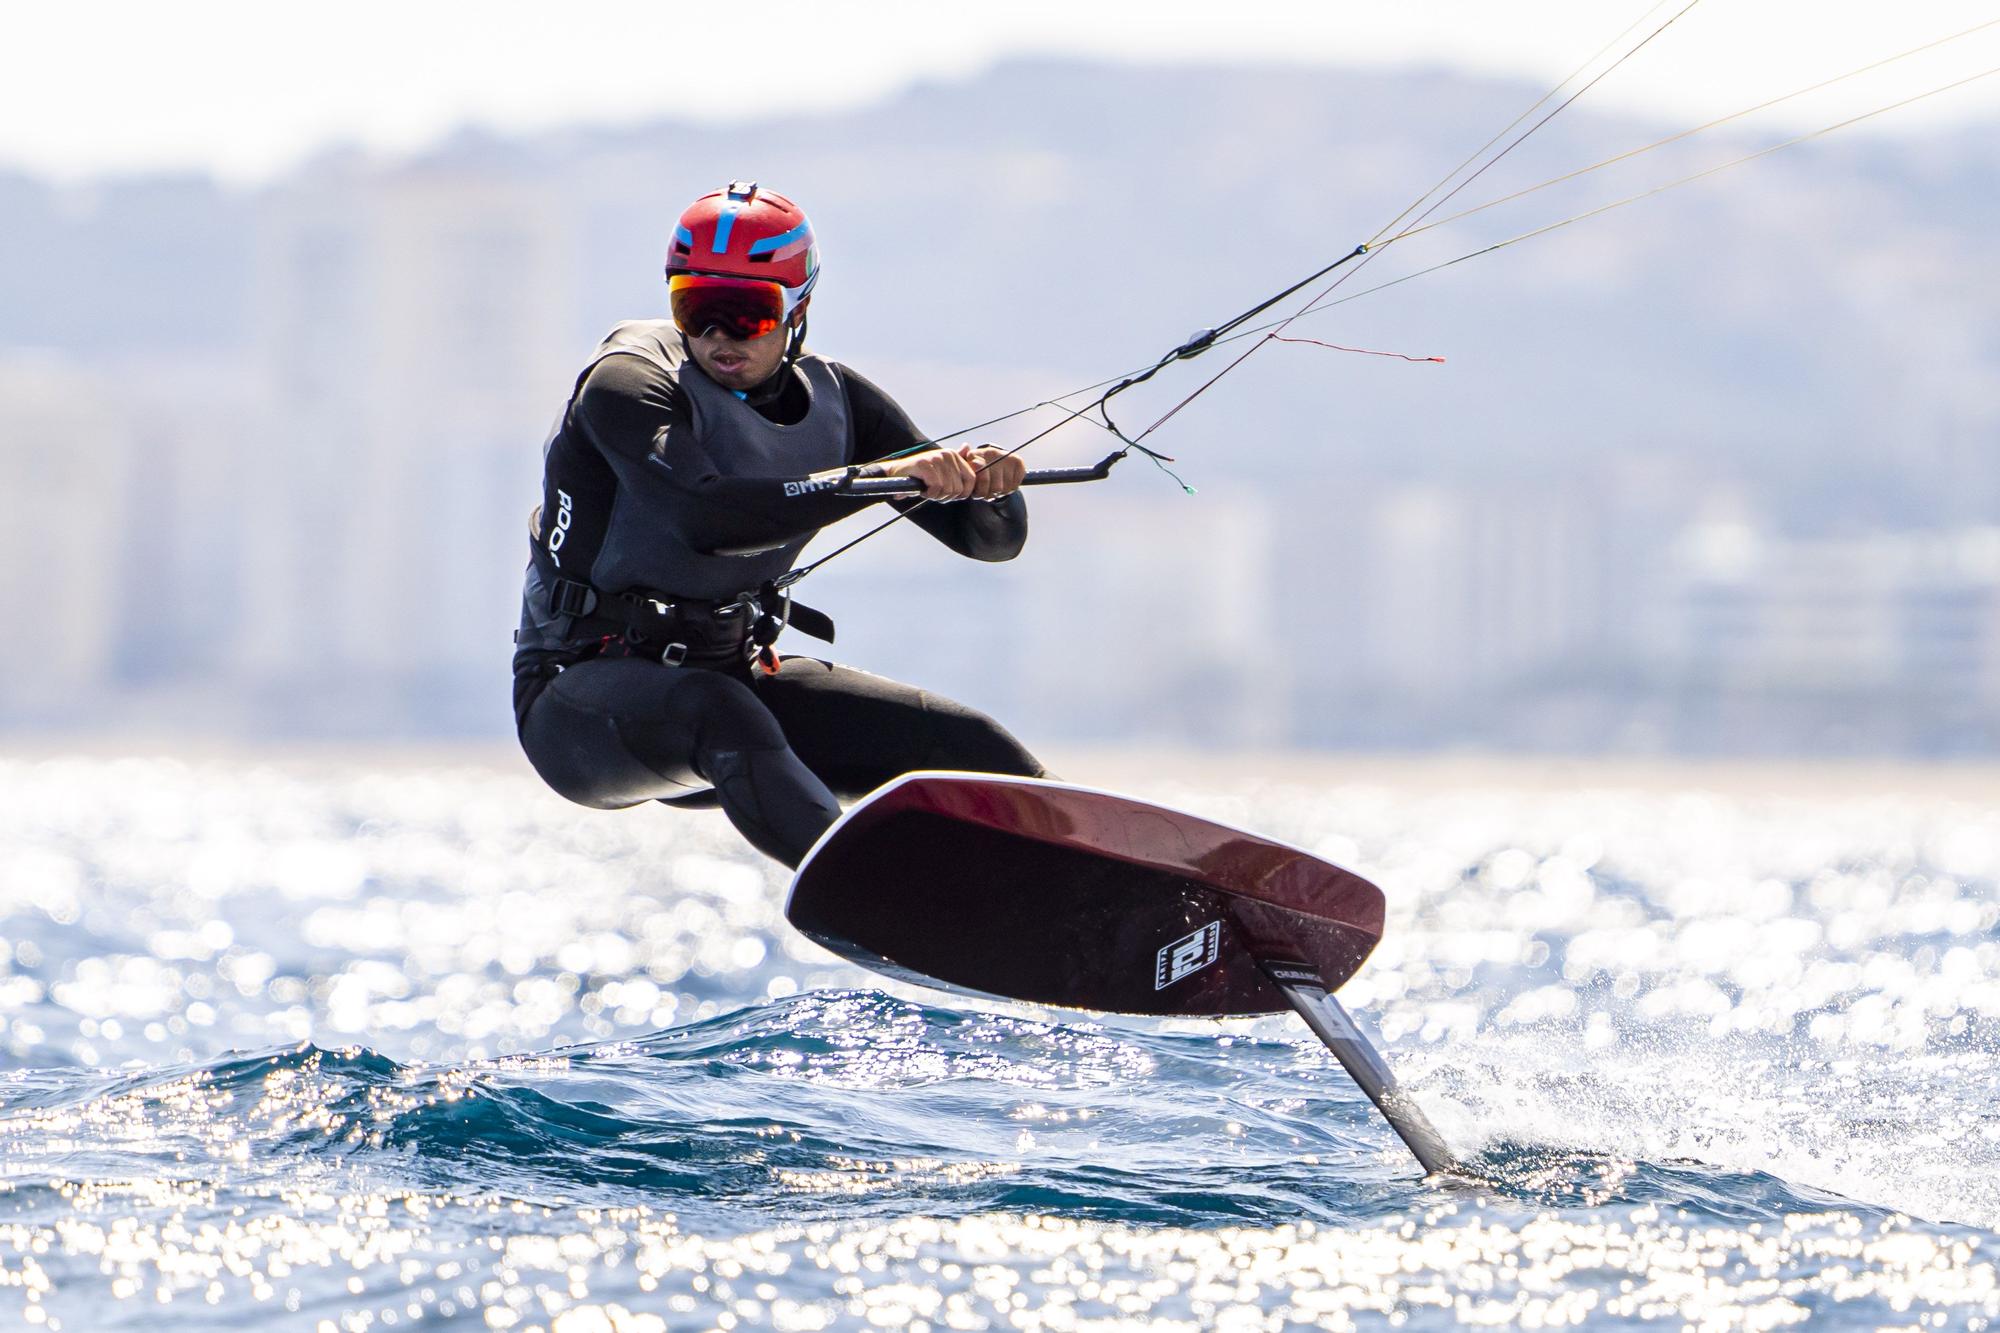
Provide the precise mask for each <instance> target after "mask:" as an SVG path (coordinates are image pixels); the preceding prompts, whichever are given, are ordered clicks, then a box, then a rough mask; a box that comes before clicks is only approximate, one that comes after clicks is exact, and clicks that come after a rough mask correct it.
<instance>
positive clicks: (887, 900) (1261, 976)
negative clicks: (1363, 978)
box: [785, 772, 1455, 1171]
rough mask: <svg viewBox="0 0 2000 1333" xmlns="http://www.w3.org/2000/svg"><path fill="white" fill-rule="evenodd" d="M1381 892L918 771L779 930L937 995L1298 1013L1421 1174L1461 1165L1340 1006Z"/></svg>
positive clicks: (1097, 809) (1124, 1007)
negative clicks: (1340, 992) (789, 929)
mask: <svg viewBox="0 0 2000 1333" xmlns="http://www.w3.org/2000/svg"><path fill="white" fill-rule="evenodd" d="M1383 905H1384V904H1383V897H1382V891H1381V890H1380V889H1379V888H1377V887H1376V886H1375V885H1373V884H1371V883H1369V882H1368V881H1367V880H1366V879H1363V878H1362V877H1361V876H1359V875H1356V874H1354V873H1353V872H1352V871H1348V870H1344V869H1342V868H1341V867H1339V866H1337V865H1334V864H1333V863H1331V862H1329V861H1325V860H1322V859H1320V858H1319V857H1316V856H1314V855H1312V854H1311V853H1309V852H1305V851H1302V850H1300V849H1299V848H1296V847H1290V846H1287V845H1285V844H1284V843H1280V842H1274V841H1272V840H1270V839H1268V838H1263V837H1259V836H1258V835H1256V834H1254V833H1248V832H1245V831H1244V830H1242V829H1237V828H1231V827H1229V826H1228V825H1226V824H1218V823H1215V822H1213V821H1211V820H1206V819H1202V818H1199V817H1197V816H1195V815H1190V814H1187V813H1186V812H1184V811H1180V810H1173V809H1170V808H1168V807H1165V806H1159V805H1153V804H1150V803H1148V802H1144V801H1139V800H1135V799H1133V798H1132V797H1129V796H1121V795H1118V794H1116V793H1113V792H1105V791H1096V790H1093V789H1091V788H1088V787H1076V786H1071V785H1069V784H1067V783H1060V782H1049V781H1042V780H1038V779H1033V778H1008V777H992V776H988V775H984V774H973V773H943V772H935V773H911V774H907V775H905V776H903V777H901V778H898V779H896V780H895V781H893V782H890V783H889V784H887V785H886V786H883V787H881V788H879V789H877V790H876V791H874V792H871V793H870V794H869V795H868V796H867V797H865V798H863V799H862V800H861V801H860V802H858V803H856V804H855V805H854V806H853V807H852V808H850V809H849V810H848V811H847V812H846V813H845V814H844V815H843V816H842V817H841V818H840V820H839V821H838V822H836V823H835V824H834V825H833V827H832V828H830V829H828V830H827V832H826V833H825V835H823V836H822V837H821V838H820V840H819V841H818V843H816V844H815V845H814V847H813V849H812V850H811V851H810V852H809V853H807V855H806V858H805V860H804V861H802V862H801V863H800V864H799V868H798V872H797V874H796V875H795V876H794V877H793V879H792V887H791V894H790V896H789V898H788V900H787V902H786V904H785V915H786V916H787V917H788V918H789V919H790V920H791V922H792V924H793V925H794V926H796V927H797V928H798V929H799V930H800V931H801V932H803V933H804V934H806V935H807V936H809V937H811V938H812V939H814V940H815V941H817V942H818V943H820V944H822V945H824V946H826V947H827V948H829V949H831V950H833V951H834V952H835V953H838V954H840V955H842V956H844V957H846V958H848V959H851V960H852V961H854V962H856V963H859V964H861V965H862V966H864V967H868V968H872V969H873V970H875V971H878V972H883V973H886V974H888V975H890V976H894V977H897V978H899V979H901V980H905V981H911V982H915V983H917V984H919V985H924V986H931V987H936V988H939V989H943V990H949V991H956V992H959V993H961V994H970V995H978V996H987V997H997V998H1002V999H1012V1000H1026V1001H1030V1002H1033V1003H1037V1004H1048V1005H1061V1006H1065V1007H1068V1008H1073V1009H1094V1010H1103V1011H1108V1012H1112V1013H1125V1014H1154V1015H1162V1016H1169V1015H1170V1016H1176V1017H1226V1016H1237V1015H1254V1014H1268V1013H1281V1012H1283V1011H1284V1010H1286V1009H1292V1010H1295V1011H1296V1012H1298V1013H1299V1014H1300V1015H1301V1016H1302V1017H1303V1018H1304V1019H1305V1020H1306V1023H1307V1025H1308V1026H1309V1027H1310V1028H1311V1029H1312V1030H1313V1032H1314V1033H1315V1035H1317V1036H1318V1037H1319V1038H1320V1040H1321V1041H1322V1042H1324V1043H1325V1044H1326V1046H1327V1048H1328V1049H1329V1050H1331V1051H1332V1052H1333V1053H1334V1055H1335V1056H1336V1057H1337V1058H1338V1059H1339V1060H1340V1061H1341V1063H1342V1065H1343V1066H1345V1067H1346V1069H1347V1070H1348V1072H1349V1074H1350V1075H1351V1076H1353V1078H1354V1079H1355V1081H1356V1083H1357V1084H1359V1085H1360V1087H1361V1089H1362V1090H1363V1091H1364V1092H1365V1093H1366V1094H1367V1095H1368V1097H1369V1099H1370V1100H1371V1101H1373V1102H1374V1103H1375V1105H1376V1106H1377V1107H1379V1108H1380V1109H1381V1111H1382V1113H1383V1115H1384V1117H1385V1118H1387V1119H1388V1121H1389V1123H1390V1125H1391V1126H1392V1127H1393V1128H1394V1129H1395V1130H1396V1132H1397V1134H1398V1135H1400V1136H1401V1137H1402V1139H1403V1141H1404V1142H1405V1143H1406V1144H1408V1145H1409V1147H1410V1150H1411V1151H1412V1152H1413V1153H1414V1154H1415V1155H1416V1157H1417V1159H1418V1161H1419V1162H1421V1163H1422V1164H1423V1166H1424V1168H1425V1169H1426V1170H1427V1171H1443V1170H1449V1169H1451V1168H1452V1167H1453V1166H1454V1165H1455V1163H1454V1162H1453V1159H1452V1157H1451V1154H1450V1152H1449V1150H1448V1149H1447V1148H1446V1147H1445V1146H1444V1141H1443V1140H1442V1139H1441V1138H1440V1137H1439V1136H1438V1134H1437V1131H1436V1130H1435V1129H1433V1128H1432V1127H1431V1124H1430V1122H1429V1120H1428V1119H1427V1118H1426V1117H1425V1116H1424V1114H1423V1111H1422V1110H1421V1108H1419V1107H1418V1106H1417V1105H1416V1104H1415V1103H1414V1102H1413V1101H1411V1100H1410V1099H1409V1098H1408V1096H1407V1095H1406V1094H1404V1093H1403V1092H1402V1091H1401V1090H1400V1089H1399V1088H1398V1086H1397V1084H1396V1081H1395V1076H1394V1074H1393V1073H1392V1072H1391V1071H1390V1069H1389V1066H1388V1064H1387V1063H1386V1062H1385V1061H1384V1060H1383V1059H1382V1057H1381V1055H1380V1054H1379V1053H1378V1052H1376V1050H1375V1049H1374V1047H1373V1046H1372V1045H1371V1044H1370V1043H1369V1042H1368V1040H1367V1039H1366V1038H1365V1037H1364V1036H1362V1034H1361V1032H1360V1029H1358V1028H1357V1027H1355V1025H1354V1023H1353V1020H1352V1019H1351V1018H1349V1017H1348V1015H1347V1013H1346V1011H1345V1010H1344V1009H1342V1008H1341V1006H1340V1004H1339V1002H1338V1001H1337V1000H1335V999H1334V997H1333V992H1334V991H1335V990H1336V989H1337V988H1338V987H1339V986H1340V985H1341V984H1342V983H1344V982H1345V981H1347V979H1348V978H1349V977H1351V976H1353V975H1354V973H1355V971H1356V970H1357V969H1358V968H1359V967H1360V966H1361V964H1362V963H1363V962H1364V961H1365V960H1366V959H1367V957H1368V954H1369V952H1370V951H1371V950H1373V949H1374V947H1375V945H1376V944H1377V943H1378V942H1379V941H1380V940H1381V938H1382V920H1383Z"/></svg>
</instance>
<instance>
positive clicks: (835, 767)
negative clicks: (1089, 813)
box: [753, 657, 1049, 799]
mask: <svg viewBox="0 0 2000 1333" xmlns="http://www.w3.org/2000/svg"><path fill="white" fill-rule="evenodd" d="M753 685H754V688H755V689H756V691H757V697H758V699H759V700H761V701H762V702H763V703H764V705H765V706H766V707H767V708H769V709H770V711H771V715H772V716H773V717H775V718H776V719H777V721H778V725H779V726H780V727H782V728H783V729H784V733H785V739H786V740H788V741H790V742H791V746H792V752H793V753H794V754H796V755H797V756H798V757H799V758H800V759H801V760H803V761H804V762H805V765H806V767H807V768H809V769H811V770H812V771H813V772H814V773H815V774H817V775H818V777H819V778H820V780H821V781H823V782H824V783H826V785H827V786H828V787H830V788H832V789H833V790H834V791H835V792H837V793H838V794H839V795H841V796H843V797H847V798H850V799H851V798H853V797H857V796H862V795H865V794H866V793H868V792H871V791H873V790H875V788H877V787H879V786H881V785H882V784H883V783H885V782H887V781H889V780H890V779H891V778H894V777H897V776H899V775H900V774H903V773H908V772H911V771H913V770H915V769H920V768H955V769H962V770H964V771H967V772H972V773H1002V774H1007V775H1009V776H1013V777H1028V778H1045V777H1047V776H1049V774H1048V770H1046V769H1044V768H1043V767H1042V765H1041V761H1040V760H1038V759H1036V758H1035V756H1034V755H1032V754H1030V753H1028V751H1027V748H1026V747H1024V746H1023V745H1022V744H1021V742H1019V741H1017V740H1015V739H1014V737H1013V736H1011V735H1010V734H1008V732H1007V730H1006V728H1004V727H1002V726H1001V725H1000V724H999V723H997V722H995V721H994V720H993V719H992V718H990V717H987V716H986V715H985V714H984V713H980V712H977V711H975V710H973V709H970V708H967V707H966V706H965V705H964V704H960V703H954V702H952V701H951V700H950V699H946V698H944V697H943V696H941V695H936V694H932V693H930V692H929V691H928V690H920V689H918V688H917V687H916V686H914V685H904V684H902V683H900V682H898V681H893V680H889V679H887V678H886V677H883V676H874V675H870V674H869V673H868V672H866V671H856V670H854V669H853V668H852V667H843V666H837V665H835V664H833V663H831V662H822V661H820V660H818V659H817V658H811V657H788V658H786V659H785V661H784V664H783V666H782V667H781V668H780V669H779V671H778V674H777V675H775V676H763V677H758V678H756V679H755V681H754V682H753Z"/></svg>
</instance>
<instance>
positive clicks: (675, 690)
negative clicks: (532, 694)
mask: <svg viewBox="0 0 2000 1333" xmlns="http://www.w3.org/2000/svg"><path fill="white" fill-rule="evenodd" d="M521 748H522V749H523V750H525V751H526V752H527V755H528V762H530V763H531V764H533V765H534V766H535V771H536V772H537V773H539V774H541V776H542V780H543V781H544V782H547V783H548V784H549V786H551V787H553V788H554V789H555V790H556V791H557V792H558V793H559V794H560V795H562V796H565V797H567V798H569V799H570V800H572V801H575V802H577V803H578V804H580V805H588V806H592V807H594V808H596V809H600V810H615V809H618V808H620V807H623V806H628V805H637V804H639V803H640V802H642V801H650V800H657V799H659V798H662V797H671V796H680V795H685V794H687V793H689V792H690V791H696V790H699V789H700V788H701V787H703V786H705V785H713V786H714V788H715V792H716V795H717V796H718V797H719V798H720V801H721V805H722V810H723V813H724V814H726V815H728V816H729V822H730V823H732V824H734V825H735V826H736V828H737V829H738V831H740V832H741V833H742V834H743V836H744V837H745V838H747V839H748V840H749V841H750V844H751V845H752V846H754V847H755V848H756V849H757V850H758V851H760V852H763V853H764V854H765V855H766V856H769V857H772V858H774V859H776V860H779V861H782V862H784V863H785V864H786V865H797V864H798V863H799V860H800V858H802V857H803V856H804V855H805V854H806V851H807V849H808V848H810V847H811V846H812V845H813V842H814V841H815V840H816V839H817V838H818V837H819V835H820V834H821V833H823V832H825V831H826V828H827V825H829V824H831V823H832V822H833V821H834V820H835V819H838V818H839V817H840V803H839V802H838V801H836V800H835V799H834V797H833V793H832V792H830V791H828V790H827V788H826V785H825V784H824V783H822V782H821V781H820V780H819V779H818V778H816V777H814V776H813V774H812V773H811V772H810V771H809V770H808V768H807V767H806V765H805V764H804V763H802V762H800V760H799V758H798V756H797V755H795V754H793V753H792V751H791V749H790V748H789V747H788V746H787V745H786V743H785V734H784V732H783V731H782V730H781V729H780V728H779V726H778V722H777V720H776V719H775V718H774V717H772V716H771V714H770V712H769V711H768V710H767V709H766V708H765V707H764V705H763V704H762V703H760V702H759V701H758V698H757V696H756V695H755V694H753V693H752V692H751V690H750V687H749V686H747V685H745V684H744V683H743V682H742V681H740V680H735V679H733V678H731V677H729V676H725V675H722V674H721V673H719V672H714V671H701V670H693V669H688V668H676V667H668V666H662V665H660V664H659V663H657V662H648V661H645V660H643V659H639V658H629V657H628V658H599V659H597V660H594V661H590V662H580V663H578V664H577V665H575V666H573V667H570V668H568V669H567V670H565V671H563V672H562V673H561V674H560V675H558V676H557V677H555V679H553V680H551V681H550V682H549V684H548V687H547V688H546V689H544V690H543V691H542V693H541V696H540V697H539V698H537V699H536V700H535V701H534V702H533V703H532V704H530V705H529V706H528V711H527V715H526V716H525V717H524V718H523V719H522V723H521Z"/></svg>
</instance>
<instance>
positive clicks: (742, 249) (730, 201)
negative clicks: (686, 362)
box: [667, 181, 819, 306]
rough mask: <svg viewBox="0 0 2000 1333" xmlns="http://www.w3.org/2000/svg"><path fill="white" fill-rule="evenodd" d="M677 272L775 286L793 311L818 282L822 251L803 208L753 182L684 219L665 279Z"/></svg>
mask: <svg viewBox="0 0 2000 1333" xmlns="http://www.w3.org/2000/svg"><path fill="white" fill-rule="evenodd" d="M676 273H709V274H715V275H716V276H719V277H728V278H753V279H762V280H764V281H766V282H776V283H778V284H780V285H781V286H783V287H784V288H785V289H786V292H785V295H786V298H787V301H786V304H787V305H792V306H795V305H797V304H798V303H799V302H801V301H803V300H805V298H806V297H807V296H808V295H810V294H811V292H812V288H813V284H814V283H815V282H817V281H819V246H818V245H816V244H814V242H813V229H812V223H810V222H808V221H806V215H805V210H804V209H802V208H800V207H799V206H798V205H797V204H795V203H793V202H792V201H791V200H789V199H787V198H785V196H783V195H782V194H778V193H776V192H775V191H772V190H766V189H764V188H762V187H761V186H759V185H758V184H757V183H756V182H755V181H752V182H749V183H748V184H746V183H744V182H742V181H731V182H730V183H729V184H728V185H727V186H725V187H723V188H722V189H720V190H717V191H715V193H713V194H705V195H703V196H702V197H701V198H699V199H697V200H695V201H694V202H693V203H692V204H689V205H688V209H687V212H685V213H683V214H681V220H680V225H679V226H677V227H675V228H674V240H673V244H672V245H671V246H669V247H668V249H667V276H668V277H669V278H671V277H673V276H674V275H675V274H676Z"/></svg>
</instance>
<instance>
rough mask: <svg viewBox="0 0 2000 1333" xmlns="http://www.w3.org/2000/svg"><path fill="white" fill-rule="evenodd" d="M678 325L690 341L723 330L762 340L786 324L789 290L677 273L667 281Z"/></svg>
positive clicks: (737, 336)
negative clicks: (786, 291)
mask: <svg viewBox="0 0 2000 1333" xmlns="http://www.w3.org/2000/svg"><path fill="white" fill-rule="evenodd" d="M667 297H668V300H669V302H670V303H671V304H672V306H673V312H674V323H676V324H678V325H680V329H681V332H682V333H685V334H687V335H688V336H689V337H690V338H699V337H700V336H701V335H702V334H704V333H707V332H708V331H709V330H710V329H721V330H722V331H723V332H724V333H726V334H728V335H729V336H730V337H732V338H761V337H763V336H764V335H765V334H767V333H772V332H775V331H776V330H777V328H778V326H779V325H781V324H783V323H784V322H785V314H786V310H785V304H786V303H785V289H784V286H783V285H782V284H780V283H776V282H756V281H753V280H751V279H748V278H707V277H703V276H701V275H700V274H698V273H676V274H675V275H674V276H673V277H671V278H669V279H668V280H667Z"/></svg>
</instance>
